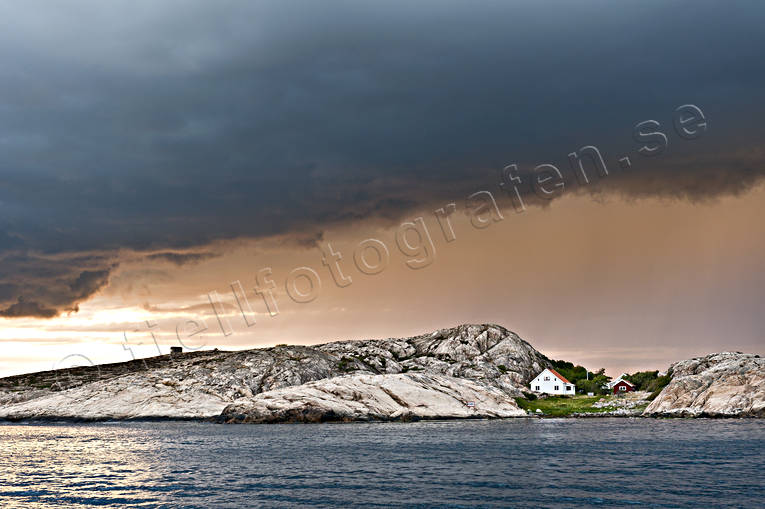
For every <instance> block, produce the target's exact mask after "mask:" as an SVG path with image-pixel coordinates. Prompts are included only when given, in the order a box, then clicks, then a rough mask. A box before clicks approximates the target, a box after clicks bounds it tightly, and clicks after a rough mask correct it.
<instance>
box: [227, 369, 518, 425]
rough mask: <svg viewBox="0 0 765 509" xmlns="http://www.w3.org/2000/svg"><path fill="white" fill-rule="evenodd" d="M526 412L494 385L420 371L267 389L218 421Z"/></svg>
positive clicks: (387, 418) (514, 414)
mask: <svg viewBox="0 0 765 509" xmlns="http://www.w3.org/2000/svg"><path fill="white" fill-rule="evenodd" d="M524 415H526V412H525V411H523V410H521V409H520V408H519V407H518V405H517V404H516V403H515V401H514V400H513V399H512V398H509V397H508V395H507V394H506V393H504V392H502V391H501V390H500V389H497V388H495V387H491V386H486V385H483V384H481V383H476V382H473V381H470V380H466V379H461V378H454V377H450V376H444V375H434V374H425V373H416V374H398V375H347V376H342V377H337V378H329V379H327V380H319V381H316V382H310V383H307V384H303V385H298V386H294V387H287V388H284V389H277V390H274V391H268V392H264V393H261V394H258V395H257V396H254V397H252V398H243V399H240V400H237V402H236V403H233V404H231V405H229V406H227V407H226V408H225V409H224V410H223V412H222V414H221V417H220V420H221V421H223V422H229V423H230V422H238V423H270V422H325V421H367V420H382V421H391V420H412V419H444V418H471V417H521V416H524Z"/></svg>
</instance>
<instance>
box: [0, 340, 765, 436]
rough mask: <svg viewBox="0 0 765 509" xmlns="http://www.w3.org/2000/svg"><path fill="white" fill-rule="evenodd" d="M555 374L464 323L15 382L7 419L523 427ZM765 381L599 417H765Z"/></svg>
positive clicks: (687, 388) (692, 371) (754, 363)
mask: <svg viewBox="0 0 765 509" xmlns="http://www.w3.org/2000/svg"><path fill="white" fill-rule="evenodd" d="M550 366H551V364H550V360H549V359H548V358H547V357H545V356H544V355H542V354H541V353H539V352H538V351H537V350H535V349H534V348H533V347H532V346H531V345H530V344H529V343H527V342H526V341H524V340H523V339H521V338H520V337H518V335H517V334H515V333H513V332H511V331H509V330H507V329H505V328H503V327H501V326H498V325H462V326H458V327H454V328H449V329H442V330H439V331H435V332H433V333H430V334H424V335H421V336H415V337H411V338H391V339H382V340H364V341H335V342H331V343H325V344H322V345H316V346H310V347H309V346H287V345H282V346H276V347H273V348H263V349H253V350H245V351H238V352H219V351H205V352H194V353H186V354H180V355H165V356H160V357H155V358H151V359H146V360H138V361H131V362H125V363H117V364H109V365H103V366H92V367H81V368H72V369H68V370H59V371H48V372H41V373H32V374H28V375H22V376H16V377H9V378H3V379H0V419H6V420H14V421H19V420H30V419H74V420H109V419H210V420H215V421H218V422H231V423H270V422H324V421H370V420H379V421H386V420H413V419H451V418H504V417H520V416H525V415H529V414H535V412H534V410H533V409H530V407H531V406H533V402H530V401H528V400H526V399H525V395H526V394H527V393H528V388H527V387H528V385H527V384H528V383H529V381H530V380H531V379H532V378H533V377H534V376H536V374H537V373H539V372H540V371H541V370H542V369H544V368H546V367H550ZM764 372H765V364H764V363H763V360H762V359H760V358H759V357H758V356H755V355H751V354H737V353H721V354H713V355H710V356H707V357H703V358H699V359H691V360H687V361H682V362H679V363H676V364H674V365H673V366H672V368H671V370H670V373H672V376H673V378H672V380H671V382H670V383H669V385H667V386H666V387H665V388H664V390H663V391H662V392H661V393H660V394H659V395H658V397H656V399H655V400H654V401H653V402H651V403H650V405H648V407H647V408H645V405H646V404H647V403H648V401H647V400H646V395H645V394H643V395H639V397H638V396H631V397H629V398H622V399H618V400H614V399H613V398H604V399H602V400H600V401H598V402H593V403H592V404H591V406H590V407H589V408H587V412H588V413H587V415H588V416H592V415H595V414H597V415H601V416H604V415H614V416H636V415H643V416H678V417H686V416H691V417H695V416H715V417H721V416H724V417H738V416H747V417H749V416H753V417H763V416H765V414H764V410H763V409H764V408H765V378H764V377H763V373H764ZM633 400H634V401H633ZM638 400H639V401H638ZM577 401H578V400H577ZM519 403H523V405H519ZM575 407H576V405H572V408H575ZM643 408H645V411H643ZM570 415H577V413H576V411H572V412H571V413H570Z"/></svg>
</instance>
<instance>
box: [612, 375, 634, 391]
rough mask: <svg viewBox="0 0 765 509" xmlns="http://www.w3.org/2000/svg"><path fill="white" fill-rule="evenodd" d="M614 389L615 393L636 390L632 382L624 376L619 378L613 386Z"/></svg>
mask: <svg viewBox="0 0 765 509" xmlns="http://www.w3.org/2000/svg"><path fill="white" fill-rule="evenodd" d="M612 389H613V391H614V394H620V393H622V392H632V391H634V390H635V386H634V385H633V384H631V383H630V382H628V381H627V380H625V379H624V378H622V379H621V380H619V381H618V382H616V383H615V384H614V385H613V386H612Z"/></svg>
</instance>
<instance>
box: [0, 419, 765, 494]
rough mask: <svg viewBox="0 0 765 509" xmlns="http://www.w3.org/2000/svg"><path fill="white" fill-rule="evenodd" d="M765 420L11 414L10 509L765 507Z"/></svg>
mask: <svg viewBox="0 0 765 509" xmlns="http://www.w3.org/2000/svg"><path fill="white" fill-rule="evenodd" d="M764 485H765V422H763V421H758V420H707V419H700V420H657V419H544V420H541V419H513V420H504V421H449V422H419V423H386V424H382V423H376V424H320V425H288V424H285V425H234V426H231V425H218V424H208V423H195V422H191V423H189V422H183V423H181V422H160V423H150V422H142V423H136V422H133V423H101V424H76V425H73V424H58V425H55V424H54V425H42V424H27V425H12V424H2V425H0V507H3V508H6V507H30V508H43V507H45V508H48V507H50V508H59V507H64V506H66V507H86V506H92V505H98V506H101V507H123V506H126V505H129V506H131V507H147V508H148V507H168V508H175V507H189V508H191V507H199V508H211V507H335V506H344V507H391V506H393V507H508V506H509V507H556V508H561V507H584V506H598V505H602V506H638V507H639V506H646V507H725V506H737V507H763V504H764V503H765V502H764V501H765V488H764V487H763V486H764Z"/></svg>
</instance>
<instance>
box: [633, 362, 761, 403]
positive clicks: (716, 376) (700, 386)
mask: <svg viewBox="0 0 765 509" xmlns="http://www.w3.org/2000/svg"><path fill="white" fill-rule="evenodd" d="M669 372H670V373H671V375H672V380H671V381H670V382H669V384H668V385H667V386H666V387H665V388H664V389H663V390H662V391H661V393H659V395H658V396H657V397H656V399H654V400H653V401H652V402H651V404H650V405H648V407H647V408H646V409H645V411H644V413H643V415H651V416H675V417H765V359H762V358H760V357H759V356H758V355H753V354H743V353H732V352H723V353H715V354H711V355H707V356H705V357H697V358H695V359H689V360H684V361H680V362H677V363H675V364H673V365H672V367H671V368H670V371H669Z"/></svg>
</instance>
